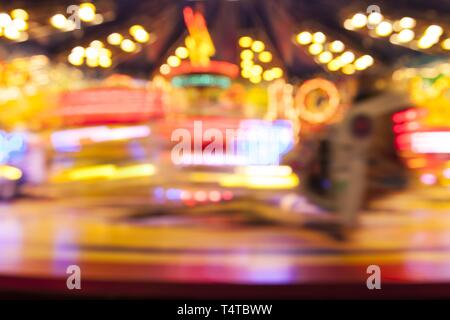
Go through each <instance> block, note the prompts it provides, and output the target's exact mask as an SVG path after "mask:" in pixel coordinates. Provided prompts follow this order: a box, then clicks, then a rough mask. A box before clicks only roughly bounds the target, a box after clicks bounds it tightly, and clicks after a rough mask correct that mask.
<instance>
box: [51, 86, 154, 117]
mask: <svg viewBox="0 0 450 320" xmlns="http://www.w3.org/2000/svg"><path fill="white" fill-rule="evenodd" d="M60 105H61V109H60V110H59V115H60V116H61V117H62V118H63V121H64V123H65V124H66V125H86V124H99V123H102V124H103V123H130V122H140V121H146V120H149V119H151V118H155V117H161V116H162V115H163V97H162V93H161V92H160V91H157V90H154V91H153V90H146V89H129V88H96V89H86V90H79V91H70V92H65V93H63V94H62V95H61V98H60Z"/></svg>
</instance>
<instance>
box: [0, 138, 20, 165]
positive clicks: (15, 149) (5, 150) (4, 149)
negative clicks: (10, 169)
mask: <svg viewBox="0 0 450 320" xmlns="http://www.w3.org/2000/svg"><path fill="white" fill-rule="evenodd" d="M24 149H25V140H24V137H23V135H21V134H17V133H12V134H8V133H6V132H4V131H0V162H6V161H8V160H9V159H10V158H11V157H12V156H13V155H14V154H15V153H20V152H23V151H24Z"/></svg>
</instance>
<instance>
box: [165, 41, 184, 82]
mask: <svg viewBox="0 0 450 320" xmlns="http://www.w3.org/2000/svg"><path fill="white" fill-rule="evenodd" d="M187 58H189V50H188V48H186V47H184V46H180V47H177V48H176V49H175V52H174V54H172V55H170V56H169V57H168V58H167V60H166V63H164V64H162V65H161V66H160V67H159V72H160V73H161V74H162V75H168V74H169V73H170V70H171V68H176V67H178V66H180V64H181V61H182V60H185V59H187Z"/></svg>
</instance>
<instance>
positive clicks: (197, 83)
mask: <svg viewBox="0 0 450 320" xmlns="http://www.w3.org/2000/svg"><path fill="white" fill-rule="evenodd" d="M172 85H173V86H174V87H176V88H182V87H219V88H222V89H226V88H228V87H229V86H230V85H231V80H230V78H228V77H224V76H216V75H212V74H194V75H186V76H176V77H174V78H173V79H172Z"/></svg>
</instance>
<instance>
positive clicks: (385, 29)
mask: <svg viewBox="0 0 450 320" xmlns="http://www.w3.org/2000/svg"><path fill="white" fill-rule="evenodd" d="M375 33H376V34H377V35H378V36H380V37H387V36H388V35H390V34H391V33H392V23H390V22H389V21H382V22H381V23H380V24H379V25H378V26H377V27H376V29H375Z"/></svg>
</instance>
